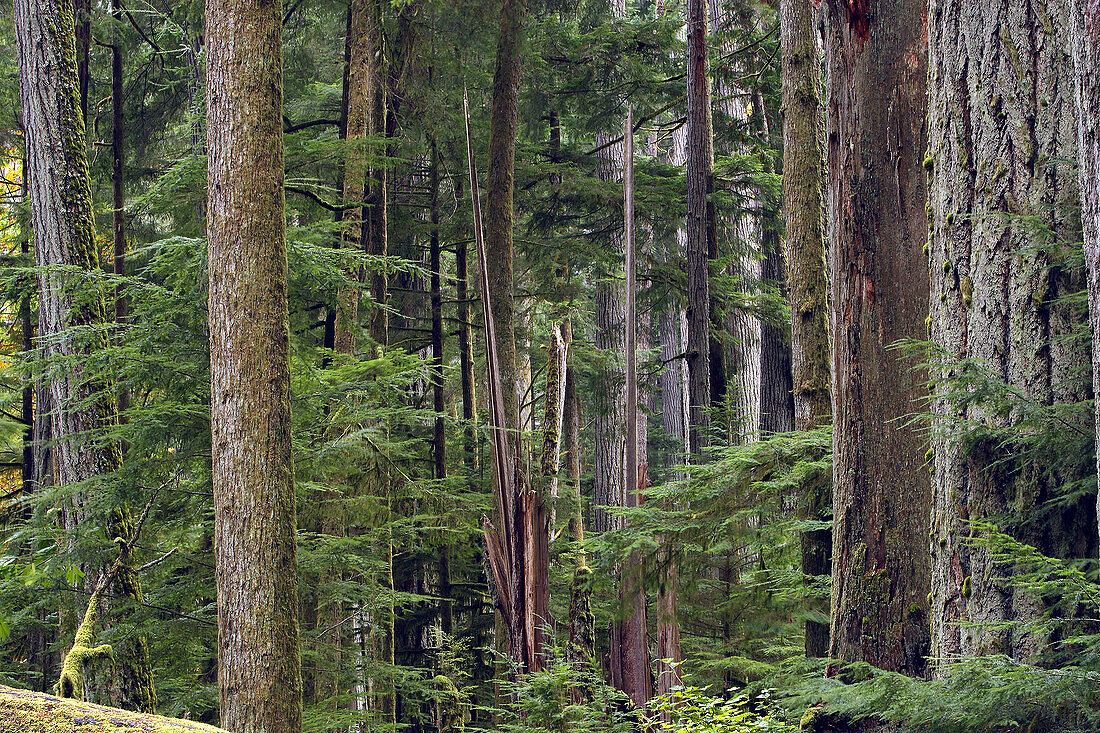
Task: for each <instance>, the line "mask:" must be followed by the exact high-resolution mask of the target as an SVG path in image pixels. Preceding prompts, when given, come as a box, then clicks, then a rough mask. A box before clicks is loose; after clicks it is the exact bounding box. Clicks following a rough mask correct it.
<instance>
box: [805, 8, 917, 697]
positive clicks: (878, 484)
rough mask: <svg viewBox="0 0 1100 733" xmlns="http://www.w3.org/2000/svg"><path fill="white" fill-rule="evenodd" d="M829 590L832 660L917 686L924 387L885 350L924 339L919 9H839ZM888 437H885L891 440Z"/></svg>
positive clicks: (834, 66)
mask: <svg viewBox="0 0 1100 733" xmlns="http://www.w3.org/2000/svg"><path fill="white" fill-rule="evenodd" d="M827 13H828V16H827V17H828V24H827V28H828V30H827V39H826V60H827V74H828V88H829V111H828V145H829V217H830V228H829V242H830V252H829V257H830V260H829V261H830V268H831V273H830V274H831V279H832V307H833V313H834V315H833V318H832V322H833V329H834V330H833V332H832V346H833V375H834V376H835V379H836V382H835V384H834V389H835V393H834V396H833V426H834V428H833V429H834V437H833V449H834V458H833V461H834V468H833V481H834V484H833V517H834V520H833V542H834V552H833V570H832V577H833V586H832V608H833V619H832V629H831V631H832V638H831V642H830V654H829V656H831V657H833V658H834V659H838V660H842V661H856V660H860V661H864V662H869V663H871V664H873V665H875V666H877V667H880V668H882V669H887V670H892V671H896V672H905V673H908V674H912V675H922V674H923V673H924V671H925V657H926V655H927V653H928V618H927V614H928V600H927V595H928V589H929V566H928V565H929V564H928V560H927V552H926V549H925V548H926V547H927V542H928V508H929V498H930V493H931V492H930V487H929V476H928V471H927V469H926V468H925V466H924V445H923V443H924V438H923V435H922V434H921V432H920V431H919V430H918V429H917V428H915V427H913V426H911V425H909V424H908V423H907V422H906V419H907V417H908V416H910V415H912V414H913V413H914V412H916V411H919V410H920V400H921V398H922V397H923V396H924V395H925V394H926V392H925V387H924V385H925V383H926V377H925V375H923V374H921V373H920V372H919V370H917V369H915V368H914V364H913V363H912V362H911V361H909V360H902V359H900V358H899V355H898V353H897V352H896V351H892V350H889V348H888V347H889V346H890V345H891V344H894V343H895V342H897V341H898V340H899V339H919V338H921V337H922V336H923V335H924V327H923V321H924V318H925V314H926V313H927V308H928V301H927V290H926V287H925V283H926V282H927V278H926V273H927V264H926V263H927V260H926V257H925V255H924V254H923V251H922V248H923V246H924V244H925V242H926V241H927V236H928V222H927V218H926V213H925V210H924V203H925V179H924V173H923V171H922V170H921V159H922V156H923V151H924V143H925V136H924V116H925V109H926V106H927V92H926V84H927V79H926V78H925V69H926V66H925V64H926V60H925V59H926V54H925V49H926V39H925V35H924V32H923V26H922V17H923V13H924V2H923V0H861V1H860V2H856V3H842V2H839V0H830V2H829V3H828V7H827ZM887 426H889V427H887Z"/></svg>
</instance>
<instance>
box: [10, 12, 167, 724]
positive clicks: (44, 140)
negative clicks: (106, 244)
mask: <svg viewBox="0 0 1100 733" xmlns="http://www.w3.org/2000/svg"><path fill="white" fill-rule="evenodd" d="M15 26H16V33H17V36H18V38H17V40H18V53H19V71H20V74H19V78H20V90H21V98H22V104H23V107H22V112H23V125H24V130H25V133H26V162H27V173H28V178H27V180H28V181H29V183H30V187H29V189H28V195H29V199H30V206H31V227H32V229H33V232H34V241H35V260H36V264H37V265H38V267H39V268H40V275H39V296H38V297H39V308H40V321H39V323H40V328H39V336H40V338H41V340H42V343H43V344H44V345H45V346H44V348H45V352H46V353H45V356H46V357H47V358H49V359H51V360H53V361H55V362H60V365H61V368H60V369H59V370H56V371H55V372H54V376H53V377H52V379H51V383H50V392H51V394H50V403H52V406H53V407H54V418H53V420H52V422H53V438H54V441H55V443H54V447H53V451H54V453H55V454H56V467H57V471H58V479H59V481H60V483H61V484H66V485H71V484H75V483H78V482H87V481H90V480H92V479H95V478H96V477H98V476H102V475H105V474H108V473H111V472H112V471H115V470H117V469H118V468H119V466H120V464H121V461H122V455H121V451H120V448H119V446H118V445H117V444H115V443H106V444H104V445H97V444H96V443H95V441H93V440H89V439H88V437H87V436H88V435H89V434H95V433H96V432H98V431H101V430H103V429H105V428H110V427H112V426H114V425H117V423H118V405H117V403H116V401H115V398H114V393H113V390H112V388H111V386H110V385H106V384H103V383H102V382H101V381H100V380H98V379H94V378H93V379H89V378H88V377H87V375H86V374H85V373H84V371H83V365H84V363H85V361H86V359H87V357H88V355H89V352H92V351H97V350H100V349H103V348H106V346H107V339H106V335H105V331H104V329H103V326H104V324H105V323H106V321H107V309H106V305H105V302H104V299H103V294H102V292H93V293H89V292H88V288H89V287H96V285H94V284H92V285H90V286H89V284H88V283H86V282H84V280H86V279H90V280H92V282H93V283H94V282H95V275H92V274H91V273H94V272H95V271H96V270H98V269H99V255H98V252H97V249H96V243H95V231H94V220H93V216H92V197H91V184H90V180H89V177H88V159H87V153H86V145H85V128H84V117H83V115H82V114H81V112H80V109H79V107H78V106H77V105H78V104H79V101H80V96H79V79H78V68H77V62H76V40H75V30H74V23H73V10H72V4H71V3H69V2H67V0H50V1H48V2H43V1H42V0H35V1H34V2H30V1H29V0H19V2H17V3H16V5H15ZM62 268H75V269H76V270H78V271H84V272H87V273H89V275H90V277H88V278H84V277H73V276H72V275H67V274H66V273H65V272H62V271H61V269H62ZM73 328H83V329H86V330H87V331H89V332H91V333H92V334H94V336H92V339H91V340H92V343H91V344H88V343H87V341H86V340H85V339H83V338H80V339H78V338H75V337H74V336H73V334H72V331H71V329H73ZM112 503H113V505H114V507H113V509H112V510H111V511H110V512H109V514H108V516H107V520H106V526H105V527H104V533H105V535H106V536H107V537H108V538H111V539H117V538H121V539H123V540H128V539H129V538H130V535H131V533H132V532H133V526H132V525H133V520H132V517H131V514H130V509H129V506H128V505H127V504H126V503H124V502H121V501H116V502H112ZM128 554H129V553H127V557H125V558H124V561H123V563H122V566H121V568H120V569H119V571H118V572H117V573H116V575H115V577H114V580H113V583H112V587H111V594H112V595H114V596H119V597H121V598H125V599H127V601H128V602H133V601H136V602H140V601H141V598H142V595H141V586H140V582H139V580H138V576H137V572H136V571H135V570H134V563H133V560H132V558H130V557H129V556H128ZM118 605H121V604H118ZM103 616H104V618H105V620H107V622H108V623H112V624H114V623H116V622H117V620H116V619H114V618H112V617H111V615H110V614H109V609H105V610H104V611H103ZM120 638H121V639H123V640H122V641H120V642H119V643H118V644H117V645H116V648H115V649H114V658H115V673H114V674H113V675H112V677H111V684H110V685H109V686H108V689H107V690H101V691H100V692H101V693H103V694H105V695H106V696H107V697H108V699H110V700H111V701H112V702H114V703H116V704H118V705H120V706H123V707H127V708H132V709H136V710H142V711H151V710H153V709H155V707H156V693H155V692H154V689H153V679H152V668H151V665H150V662H149V651H148V647H147V645H146V642H145V637H144V636H140V635H132V636H130V635H127V634H122V635H121V637H120ZM80 692H81V691H74V693H75V694H80Z"/></svg>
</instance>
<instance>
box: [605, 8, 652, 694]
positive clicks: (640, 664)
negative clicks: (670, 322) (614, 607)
mask: <svg viewBox="0 0 1100 733" xmlns="http://www.w3.org/2000/svg"><path fill="white" fill-rule="evenodd" d="M623 10H624V11H625V8H623ZM624 14H625V12H624ZM633 126H634V118H633V114H632V111H631V109H630V108H629V107H628V108H627V112H626V119H625V120H624V121H623V140H624V144H623V222H624V226H623V230H624V234H625V236H624V239H625V245H626V248H625V257H624V261H623V269H624V270H625V275H626V277H625V281H626V287H625V295H626V309H625V311H626V312H625V314H624V316H625V318H624V321H625V326H626V327H625V328H624V331H625V332H626V334H625V336H626V337H625V339H624V347H625V348H624V349H623V357H624V359H623V360H624V362H625V376H626V389H625V392H626V395H625V396H626V405H625V406H626V411H625V415H624V416H625V418H626V426H625V427H626V430H625V433H626V449H625V451H624V453H625V456H624V460H625V464H624V466H623V468H624V469H625V475H626V479H625V481H624V489H625V492H624V495H623V506H627V507H636V506H638V505H639V504H640V503H641V502H642V501H644V496H643V492H644V491H645V482H646V478H645V477H646V443H647V441H648V438H649V431H648V430H647V429H646V428H647V425H646V413H645V411H644V410H641V409H639V407H640V404H641V403H640V400H639V399H638V392H639V390H638V349H639V343H641V344H642V345H643V347H644V350H645V351H648V350H649V330H648V329H645V330H644V333H643V334H642V336H641V338H639V334H638V319H637V314H636V308H635V305H636V290H637V278H636V276H635V270H636V268H637V265H636V257H635V247H634V131H633ZM642 568H643V563H642V556H641V554H640V553H634V554H632V555H631V556H630V557H628V558H627V559H626V561H625V562H624V563H623V567H622V572H621V574H620V583H619V600H620V605H621V607H622V613H623V620H622V621H621V622H619V628H620V631H619V634H620V637H621V640H622V646H621V648H620V649H618V650H616V649H612V650H611V653H612V654H616V653H617V654H618V655H619V658H620V663H619V664H620V668H621V672H622V687H621V688H620V689H621V690H622V691H623V692H625V693H626V695H627V697H629V698H630V700H631V701H632V702H633V703H634V705H635V707H637V708H638V709H639V710H644V709H645V706H646V704H647V703H648V702H649V698H650V697H652V695H653V690H652V680H651V678H650V672H649V649H648V647H647V643H646V636H647V628H646V595H645V585H644V582H643V571H642Z"/></svg>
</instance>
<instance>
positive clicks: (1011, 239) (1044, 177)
mask: <svg viewBox="0 0 1100 733" xmlns="http://www.w3.org/2000/svg"><path fill="white" fill-rule="evenodd" d="M1068 5H1069V4H1068V2H1067V1H1066V0H1053V1H1052V2H1047V3H1042V4H1014V3H1006V4H1002V3H966V2H958V1H957V0H933V1H932V2H930V3H929V14H928V19H929V36H930V39H929V44H930V54H929V58H930V62H929V63H930V68H929V72H928V73H929V77H928V79H929V81H928V89H929V94H930V110H929V140H928V155H927V157H926V159H925V167H926V168H927V169H928V171H929V204H930V208H929V212H930V226H931V236H930V237H929V255H928V258H929V264H928V266H929V277H930V280H931V289H932V290H931V292H932V303H931V318H930V322H929V323H930V327H929V329H930V334H931V338H932V340H933V341H934V342H935V344H936V345H937V346H938V347H940V348H941V349H943V356H944V357H945V362H944V363H941V364H939V365H937V367H936V369H935V370H934V372H933V378H934V380H935V383H936V391H935V399H934V402H933V411H934V412H935V413H936V414H937V415H938V416H940V419H939V420H937V421H936V422H935V423H934V426H933V427H934V431H933V435H932V443H933V449H934V453H935V458H934V475H933V479H934V480H933V491H934V495H933V497H934V498H933V509H932V532H933V536H932V540H933V541H932V568H933V575H932V652H933V656H934V657H937V658H950V657H955V656H958V655H963V656H970V655H979V654H1007V655H1010V656H1012V657H1014V658H1017V659H1020V660H1026V661H1036V660H1037V657H1038V655H1039V653H1040V652H1041V651H1042V650H1043V647H1044V646H1045V645H1046V643H1047V642H1048V641H1049V639H1048V638H1047V637H1046V636H1045V635H1044V634H1042V633H1041V632H1036V631H1034V630H1029V629H1028V628H1027V627H990V626H984V627H983V626H970V625H968V624H969V623H970V622H978V623H993V624H996V623H999V622H1003V621H1022V622H1026V621H1030V620H1036V619H1038V618H1040V617H1041V616H1042V614H1043V612H1044V610H1045V607H1044V603H1043V601H1042V600H1041V599H1039V598H1037V597H1036V596H1035V594H1033V593H1028V592H1025V591H1022V590H1018V589H1016V588H1014V587H1013V586H1012V585H1011V584H1009V583H1007V582H1006V581H1007V579H1008V578H1009V577H1011V575H1012V573H1013V567H1012V565H1011V564H1008V563H1003V562H995V561H994V560H993V559H992V558H991V557H990V553H989V551H988V550H987V549H986V548H983V547H982V546H980V544H975V543H974V542H973V541H972V540H973V539H974V538H975V531H974V530H973V529H972V527H971V525H970V522H971V521H975V520H977V521H980V520H983V519H985V518H989V517H998V518H1007V519H1008V521H1007V522H1005V521H1003V519H1002V520H1000V521H1001V526H1002V527H1006V531H1010V532H1012V533H1013V534H1015V535H1016V536H1017V537H1018V538H1019V539H1020V540H1022V541H1024V542H1026V543H1028V544H1030V545H1034V546H1036V547H1037V548H1038V549H1039V550H1040V551H1041V552H1043V553H1044V554H1046V555H1049V556H1054V557H1061V558H1078V557H1091V556H1094V555H1095V551H1096V545H1095V539H1096V537H1095V534H1096V532H1095V529H1094V528H1093V526H1092V515H1093V511H1092V507H1091V506H1089V507H1088V508H1087V509H1085V508H1084V507H1083V506H1078V505H1074V504H1069V505H1067V506H1065V507H1064V508H1060V509H1056V510H1053V511H1049V512H1044V514H1043V516H1042V517H1041V519H1039V518H1036V517H1035V516H1034V514H1033V512H1034V511H1035V510H1037V509H1040V508H1042V507H1043V505H1044V504H1045V503H1047V502H1048V501H1049V500H1051V499H1052V498H1054V497H1056V496H1057V495H1058V494H1059V493H1060V492H1059V489H1060V487H1061V486H1064V485H1066V484H1069V483H1071V482H1073V481H1076V480H1080V479H1082V478H1083V477H1084V476H1085V474H1086V473H1087V472H1088V471H1089V465H1088V464H1090V463H1091V462H1088V464H1087V463H1085V462H1078V463H1076V464H1075V463H1073V462H1072V461H1066V462H1063V463H1062V465H1061V466H1058V467H1055V466H1051V465H1049V464H1048V465H1041V464H1042V463H1043V462H1042V461H1035V460H1029V461H1028V463H1029V465H1028V466H1026V467H1020V468H1018V469H1015V468H1013V466H1012V465H1011V461H1006V460H1005V459H1011V458H1012V454H1011V450H1012V449H1011V447H1006V446H1004V445H1002V444H1001V441H1000V440H999V439H995V440H994V439H979V440H973V439H971V438H969V437H967V436H965V435H962V434H960V433H961V429H960V426H959V425H958V424H957V421H959V420H963V421H975V422H977V423H979V424H982V423H984V424H989V425H990V426H992V427H994V428H1008V427H1011V426H1012V425H1014V424H1015V423H1016V421H1017V420H1019V418H1020V413H1019V410H1018V409H1017V408H1013V409H1011V410H1010V411H1009V412H1008V414H1003V406H1002V405H991V404H988V403H975V402H973V401H971V400H965V401H961V402H960V401H958V400H956V399H955V398H954V397H953V396H952V395H951V394H950V393H951V392H952V385H951V382H950V379H951V378H952V377H956V376H959V375H960V374H961V371H960V370H961V369H962V368H963V367H960V366H958V365H956V364H952V363H951V362H952V361H954V360H957V359H964V358H972V359H977V360H978V361H979V362H981V363H982V364H983V365H985V367H986V368H988V369H989V370H990V372H991V374H992V376H993V377H994V378H996V379H999V380H1003V381H1004V382H1005V383H1007V384H1008V385H1011V387H1012V388H1013V389H1014V390H1015V391H1016V392H1017V393H1018V394H1019V395H1021V397H1022V399H1023V400H1028V401H1034V402H1037V403H1038V404H1041V405H1057V404H1059V403H1070V402H1077V401H1080V400H1084V399H1088V397H1090V396H1091V395H1090V390H1089V384H1087V383H1086V380H1084V379H1082V378H1080V375H1082V374H1084V373H1085V372H1086V370H1087V365H1088V363H1089V361H1088V360H1089V353H1088V346H1087V345H1086V344H1085V343H1083V342H1082V341H1080V340H1075V339H1071V338H1068V337H1070V336H1071V335H1072V334H1073V333H1074V332H1075V331H1076V330H1077V329H1078V328H1079V326H1080V318H1079V317H1078V315H1077V308H1076V306H1074V305H1071V304H1069V303H1066V302H1065V301H1064V300H1062V298H1063V296H1066V295H1068V294H1070V293H1074V292H1077V291H1079V290H1080V289H1081V286H1082V284H1083V283H1081V282H1080V278H1079V276H1077V275H1076V274H1075V273H1074V272H1073V271H1072V269H1071V268H1069V267H1065V266H1064V262H1065V261H1064V258H1063V257H1064V256H1062V255H1061V254H1060V253H1059V251H1058V248H1057V247H1054V246H1051V239H1050V237H1049V236H1048V235H1046V234H1043V233H1040V230H1046V231H1047V232H1052V233H1053V235H1054V237H1056V238H1057V240H1058V241H1075V240H1076V237H1077V233H1076V226H1075V222H1074V218H1075V217H1074V214H1073V213H1071V211H1070V209H1069V207H1070V206H1075V205H1076V203H1077V202H1078V200H1079V199H1078V195H1079V194H1078V176H1077V175H1075V174H1074V172H1073V170H1072V168H1071V167H1070V166H1069V165H1067V164H1066V163H1065V162H1063V161H1065V160H1067V159H1069V160H1072V159H1073V158H1075V157H1076V154H1077V144H1076V143H1077V139H1076V138H1077V136H1076V130H1075V125H1076V121H1077V120H1076V116H1075V113H1074V112H1075V110H1074V108H1075V106H1076V105H1075V100H1074V84H1073V80H1072V79H1071V78H1070V76H1071V70H1070V66H1069V65H1068V64H1067V63H1065V60H1066V58H1067V56H1068V55H1069V49H1070V44H1071V39H1070V37H1069V30H1070V24H1071V18H1070V17H1069V12H1070V11H1069V7H1068ZM975 38H983V39H985V41H984V42H983V43H981V44H975V43H974V40H973V39H975ZM1086 104H1087V102H1086ZM1086 218H1087V217H1086ZM944 380H946V381H944ZM1090 504H1091V502H1090ZM1029 517H1031V521H1028V518H1029ZM1007 527H1015V528H1013V529H1007ZM938 671H941V672H942V671H944V668H942V667H941V668H940V669H939V670H938Z"/></svg>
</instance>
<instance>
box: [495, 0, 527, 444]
mask: <svg viewBox="0 0 1100 733" xmlns="http://www.w3.org/2000/svg"><path fill="white" fill-rule="evenodd" d="M526 20H527V0H503V5H502V6H501V10H500V32H499V34H498V36H497V55H496V70H495V71H494V72H493V101H492V105H493V106H492V115H491V117H490V128H489V129H490V132H489V170H488V190H487V191H486V195H487V198H488V216H487V218H486V222H485V247H486V251H487V253H488V256H489V261H488V263H487V265H488V268H489V272H488V275H489V287H490V288H491V290H490V293H489V296H490V299H491V301H492V308H493V320H494V322H495V324H496V331H497V357H498V358H499V360H500V361H499V367H500V379H501V391H502V392H503V396H504V417H505V419H506V421H507V422H506V424H505V426H504V427H505V428H506V429H507V430H512V431H514V430H515V429H516V427H517V425H518V419H519V408H518V395H517V393H516V340H515V282H514V277H513V274H512V258H513V254H512V226H513V211H512V184H513V178H514V177H515V152H516V131H517V125H518V121H519V80H520V64H521V61H522V58H523V43H524V36H525V32H524V24H525V23H526ZM517 448H518V446H517ZM518 453H519V454H520V455H522V451H519V452H518Z"/></svg>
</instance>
